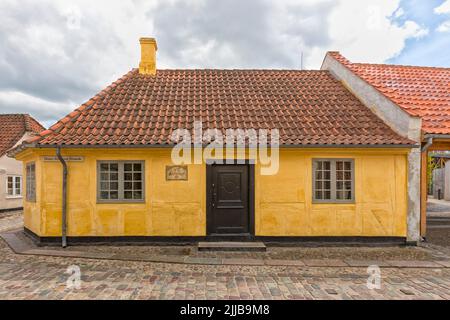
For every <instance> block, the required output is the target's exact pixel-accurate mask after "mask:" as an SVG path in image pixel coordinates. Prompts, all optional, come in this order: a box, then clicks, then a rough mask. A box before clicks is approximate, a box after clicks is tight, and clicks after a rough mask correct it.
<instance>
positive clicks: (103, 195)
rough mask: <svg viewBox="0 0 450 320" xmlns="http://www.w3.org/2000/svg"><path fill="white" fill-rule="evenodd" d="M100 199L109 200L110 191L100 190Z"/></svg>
mask: <svg viewBox="0 0 450 320" xmlns="http://www.w3.org/2000/svg"><path fill="white" fill-rule="evenodd" d="M100 199H102V200H108V199H109V192H108V191H102V192H100Z"/></svg>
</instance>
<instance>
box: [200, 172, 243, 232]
mask: <svg viewBox="0 0 450 320" xmlns="http://www.w3.org/2000/svg"><path fill="white" fill-rule="evenodd" d="M209 169H210V179H209V183H210V185H209V186H208V188H209V192H210V194H211V196H210V204H209V206H210V207H209V214H208V220H209V221H208V225H209V233H210V234H222V235H223V234H225V235H226V234H248V233H249V232H250V227H249V223H250V215H249V169H248V166H247V165H213V166H211V168H209Z"/></svg>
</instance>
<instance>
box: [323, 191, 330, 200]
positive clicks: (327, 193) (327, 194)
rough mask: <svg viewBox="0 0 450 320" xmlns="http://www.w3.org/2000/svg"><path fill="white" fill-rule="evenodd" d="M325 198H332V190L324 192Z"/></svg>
mask: <svg viewBox="0 0 450 320" xmlns="http://www.w3.org/2000/svg"><path fill="white" fill-rule="evenodd" d="M324 200H331V191H325V192H324Z"/></svg>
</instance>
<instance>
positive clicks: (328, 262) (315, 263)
mask: <svg viewBox="0 0 450 320" xmlns="http://www.w3.org/2000/svg"><path fill="white" fill-rule="evenodd" d="M302 262H303V263H304V264H305V265H306V266H309V267H348V264H346V263H345V262H344V261H343V260H335V259H307V260H302Z"/></svg>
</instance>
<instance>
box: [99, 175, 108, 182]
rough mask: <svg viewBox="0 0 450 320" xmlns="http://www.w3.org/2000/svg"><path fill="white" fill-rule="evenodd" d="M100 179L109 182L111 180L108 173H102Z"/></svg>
mask: <svg viewBox="0 0 450 320" xmlns="http://www.w3.org/2000/svg"><path fill="white" fill-rule="evenodd" d="M100 179H101V180H103V181H105V180H108V179H109V174H108V173H102V174H101V175H100Z"/></svg>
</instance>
